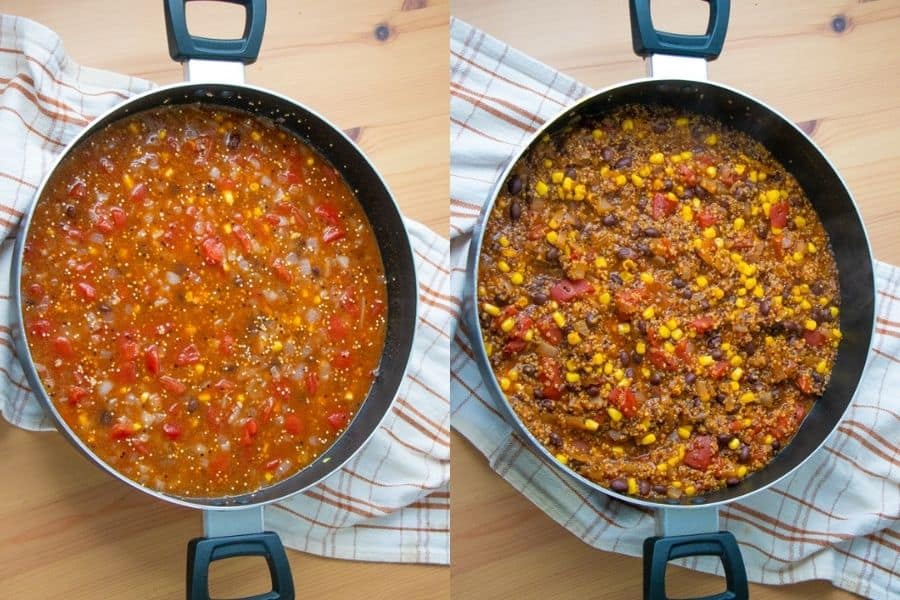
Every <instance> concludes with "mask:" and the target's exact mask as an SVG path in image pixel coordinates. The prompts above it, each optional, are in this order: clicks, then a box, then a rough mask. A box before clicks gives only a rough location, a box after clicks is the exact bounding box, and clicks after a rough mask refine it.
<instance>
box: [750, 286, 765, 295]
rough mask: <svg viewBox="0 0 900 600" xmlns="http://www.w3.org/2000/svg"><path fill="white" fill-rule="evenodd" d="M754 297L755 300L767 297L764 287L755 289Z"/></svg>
mask: <svg viewBox="0 0 900 600" xmlns="http://www.w3.org/2000/svg"><path fill="white" fill-rule="evenodd" d="M753 296H754V297H755V298H762V297H763V296H765V290H763V287H762V286H761V285H757V286H756V287H755V288H753Z"/></svg>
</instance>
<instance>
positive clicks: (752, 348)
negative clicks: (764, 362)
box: [741, 342, 756, 357]
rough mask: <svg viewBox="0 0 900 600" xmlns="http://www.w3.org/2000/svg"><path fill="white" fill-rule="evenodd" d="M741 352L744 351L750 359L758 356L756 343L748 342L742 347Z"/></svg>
mask: <svg viewBox="0 0 900 600" xmlns="http://www.w3.org/2000/svg"><path fill="white" fill-rule="evenodd" d="M741 350H743V351H744V354H746V355H747V356H748V357H749V356H753V355H754V354H756V343H755V342H747V343H746V344H742V345H741Z"/></svg>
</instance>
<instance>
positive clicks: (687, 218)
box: [681, 204, 694, 223]
mask: <svg viewBox="0 0 900 600" xmlns="http://www.w3.org/2000/svg"><path fill="white" fill-rule="evenodd" d="M681 219H682V220H683V221H684V222H685V223H690V222H691V221H692V220H693V219H694V211H692V210H691V207H690V206H688V205H687V204H684V205H682V207H681Z"/></svg>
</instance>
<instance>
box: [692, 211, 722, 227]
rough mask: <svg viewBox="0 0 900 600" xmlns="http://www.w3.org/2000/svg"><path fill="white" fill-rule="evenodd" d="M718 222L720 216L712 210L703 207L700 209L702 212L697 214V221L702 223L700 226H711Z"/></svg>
mask: <svg viewBox="0 0 900 600" xmlns="http://www.w3.org/2000/svg"><path fill="white" fill-rule="evenodd" d="M718 222H719V217H718V216H717V215H716V213H714V212H712V211H711V210H708V209H703V210H701V211H700V214H699V215H697V223H699V224H700V227H710V226H712V225H715V224H716V223H718Z"/></svg>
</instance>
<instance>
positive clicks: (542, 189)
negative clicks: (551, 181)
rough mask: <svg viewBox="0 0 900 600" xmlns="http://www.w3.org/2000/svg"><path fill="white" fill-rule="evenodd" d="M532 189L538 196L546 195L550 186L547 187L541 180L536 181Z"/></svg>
mask: <svg viewBox="0 0 900 600" xmlns="http://www.w3.org/2000/svg"><path fill="white" fill-rule="evenodd" d="M534 191H535V192H536V193H537V195H538V196H546V195H547V192H548V191H550V188H548V187H547V184H546V183H544V182H543V181H538V182H537V183H536V184H535V185H534Z"/></svg>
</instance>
